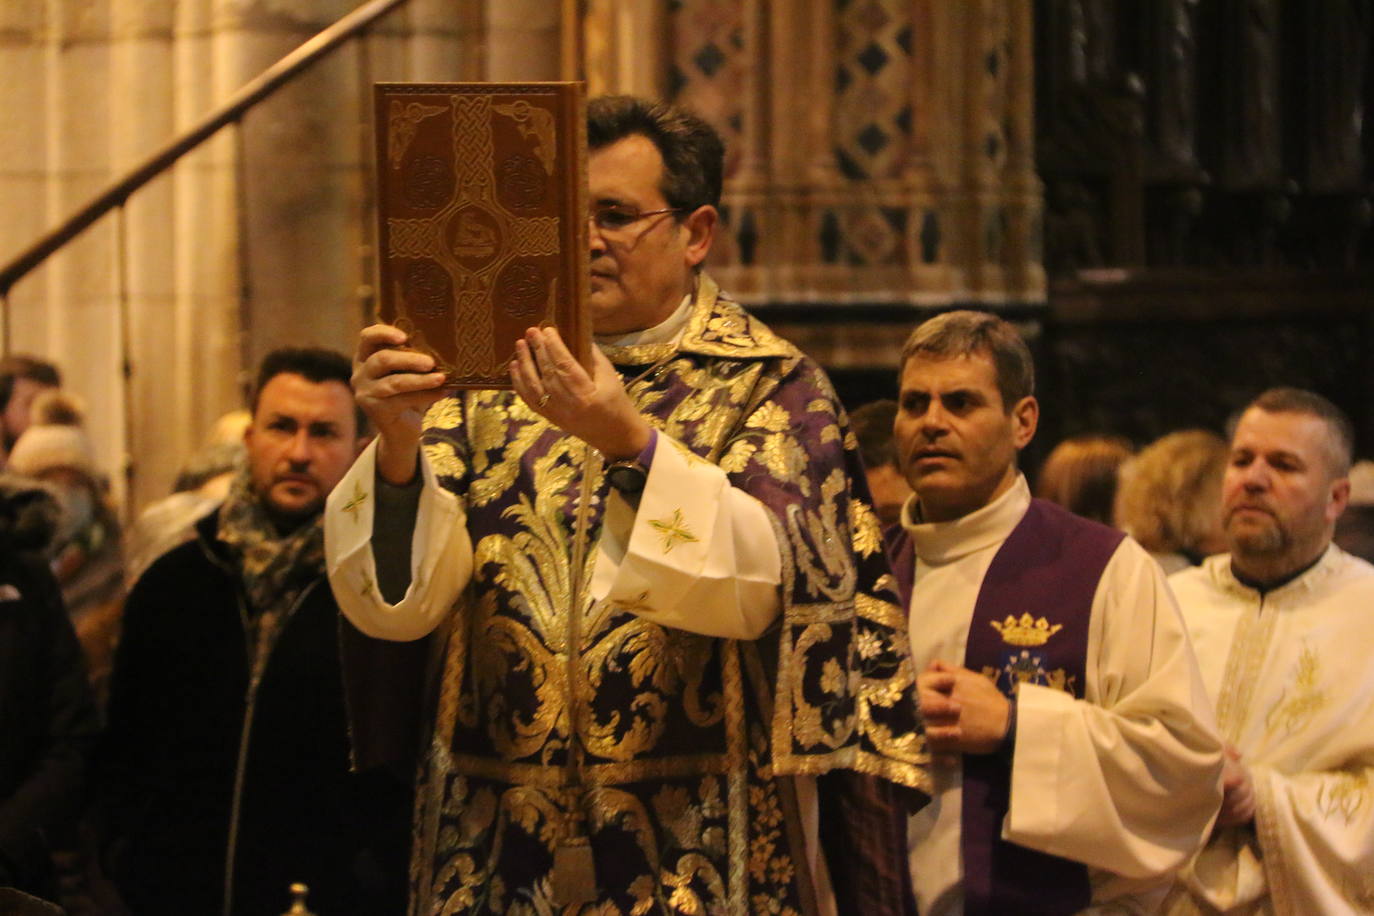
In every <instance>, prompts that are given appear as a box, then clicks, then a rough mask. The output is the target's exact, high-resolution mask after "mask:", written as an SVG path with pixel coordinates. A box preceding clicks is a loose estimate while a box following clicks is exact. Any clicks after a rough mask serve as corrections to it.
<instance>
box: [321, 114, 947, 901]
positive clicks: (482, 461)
mask: <svg viewBox="0 0 1374 916" xmlns="http://www.w3.org/2000/svg"><path fill="white" fill-rule="evenodd" d="M588 114H589V117H588V122H589V123H588V145H589V147H590V149H591V153H590V156H589V159H588V177H589V183H590V188H589V190H590V195H589V199H590V202H591V207H592V210H591V213H590V214H589V220H590V230H591V231H590V233H589V236H590V249H591V251H590V253H591V274H592V276H591V283H590V287H591V297H590V307H591V308H590V311H591V320H592V325H593V331H594V333H595V335H596V342H597V347H596V348H595V349H594V352H593V358H594V360H593V365H592V366H591V367H590V368H589V369H588V368H584V367H582V366H580V365H579V364H578V363H577V362H576V361H574V360H573V358H572V357H571V356H570V355H569V352H568V350H567V348H566V347H565V346H564V344H563V341H562V340H561V339H560V338H559V335H558V332H557V331H556V330H554V329H551V328H531V329H530V330H529V331H528V332H527V334H526V336H525V338H524V339H523V340H522V341H520V342H519V343H518V344H517V355H516V359H515V360H514V361H513V363H512V365H511V369H510V371H511V379H512V383H513V385H514V389H515V390H514V391H473V392H466V393H461V394H460V395H459V396H456V397H455V396H448V397H446V396H445V395H446V394H449V393H448V392H445V391H444V390H443V389H442V387H440V386H442V384H443V381H444V377H443V374H442V373H436V372H434V371H433V370H434V362H433V360H431V359H430V357H428V356H425V355H422V354H420V353H418V352H416V351H414V350H409V349H405V348H404V347H403V345H404V344H405V343H406V337H405V334H404V333H403V332H402V331H400V330H399V329H398V328H394V327H387V326H375V327H372V328H369V329H367V330H365V331H364V332H363V336H362V341H361V343H360V345H359V350H358V359H357V361H356V363H355V366H356V371H355V376H354V381H355V385H356V388H357V394H358V400H359V403H360V404H362V406H363V407H364V409H365V410H367V411H368V413H369V414H370V415H371V416H372V417H373V418H374V420H375V422H376V424H377V428H378V440H377V443H376V444H375V445H374V446H372V447H370V448H369V449H368V450H367V451H365V452H364V453H363V455H362V457H361V458H360V459H359V462H358V463H357V464H356V465H355V466H354V467H353V469H352V470H351V471H350V472H349V474H348V476H347V477H345V479H344V481H343V482H342V484H340V487H339V489H338V490H337V491H336V493H337V498H334V499H331V501H330V504H329V509H328V513H327V517H328V521H327V529H326V547H327V550H328V560H329V574H330V580H331V583H332V585H333V588H334V592H335V594H336V595H337V597H338V600H339V605H340V607H341V609H342V610H343V611H344V613H345V614H347V615H348V616H349V618H350V619H351V620H353V621H354V622H355V624H356V625H357V626H358V628H359V629H360V630H362V631H363V632H364V633H366V634H367V635H368V636H369V637H373V638H374V641H373V642H372V643H368V644H363V645H361V646H356V647H353V648H351V649H350V650H349V651H350V657H352V658H354V659H355V660H356V661H358V662H359V664H360V665H364V666H370V668H368V670H370V671H371V672H372V673H373V674H374V676H373V677H371V678H369V679H368V680H366V681H355V682H354V686H355V688H357V689H355V690H354V691H353V692H352V693H351V697H352V698H353V699H354V702H353V704H352V710H353V712H354V720H355V730H354V738H355V750H356V753H357V754H358V756H359V758H360V759H361V760H367V759H372V758H373V757H374V756H381V757H384V758H386V759H392V760H398V759H400V758H401V757H403V756H404V754H403V752H404V751H412V752H413V751H414V749H415V748H416V745H418V744H421V741H416V740H415V739H414V738H411V737H409V736H408V735H407V730H406V729H405V728H404V727H403V726H404V725H405V720H406V718H407V713H408V712H412V713H413V711H414V710H415V709H416V708H417V707H418V703H417V702H411V703H410V706H409V708H407V705H406V702H405V700H406V697H407V696H410V697H412V698H413V697H416V696H418V692H417V691H415V690H414V689H413V685H412V689H411V690H410V693H409V694H407V693H406V692H405V688H406V686H407V685H406V683H405V680H404V678H400V679H389V678H388V677H386V676H385V675H387V674H391V675H396V674H400V675H404V674H406V673H421V672H423V670H424V668H425V658H424V654H425V653H424V651H423V650H424V648H425V647H424V646H421V647H420V649H421V651H419V652H415V653H413V656H418V657H412V658H411V659H410V661H409V662H408V663H407V661H406V660H405V659H404V658H403V657H402V658H401V659H400V660H399V661H398V660H397V658H396V656H397V655H400V656H404V654H405V650H406V648H407V646H406V644H405V643H404V641H407V640H412V641H413V640H428V641H429V642H430V643H431V644H432V646H433V649H434V653H433V655H432V657H431V662H432V664H433V666H434V668H435V670H437V672H438V676H437V679H436V680H435V681H434V682H432V685H433V686H432V687H431V692H430V693H429V694H428V696H427V700H428V702H429V704H430V705H431V707H432V708H431V709H429V710H428V711H427V713H426V719H427V721H426V722H425V726H424V728H423V729H422V730H421V733H420V737H421V739H422V743H423V748H422V753H421V760H420V761H419V764H418V779H419V784H418V788H417V792H418V805H417V810H416V818H415V843H414V853H413V857H412V887H411V908H412V912H414V913H437V912H443V913H445V914H475V913H484V914H485V913H503V914H504V913H512V914H521V913H528V914H535V913H554V912H558V913H591V912H596V913H605V914H613V913H617V914H632V913H633V914H649V913H652V914H681V916H687V914H698V913H765V912H766V913H780V914H800V913H824V912H832V913H833V912H836V909H835V907H836V904H838V911H839V912H842V913H858V912H863V913H895V912H900V909H901V907H902V904H903V899H902V898H903V892H904V888H903V884H904V883H905V878H906V872H905V868H904V861H903V857H902V855H901V853H902V850H901V849H900V848H897V844H891V843H889V844H887V845H886V846H883V844H882V843H876V844H874V843H871V842H870V845H871V846H873V852H874V854H875V857H885V858H886V859H890V860H891V861H890V862H888V863H887V864H886V867H885V868H883V869H880V870H881V871H882V873H883V874H885V875H887V877H888V878H889V880H888V881H887V882H882V883H877V882H874V881H872V880H869V879H868V876H869V872H867V871H865V872H864V874H865V876H866V877H865V880H864V881H863V882H862V886H860V885H861V882H859V881H857V880H852V876H853V875H854V874H857V869H858V866H855V868H854V869H850V868H848V867H847V866H846V867H838V868H835V869H833V871H832V873H831V875H830V880H827V877H826V874H827V867H826V863H825V861H824V860H822V859H821V857H820V856H819V855H818V854H817V849H818V840H819V833H820V831H819V829H818V826H817V823H818V820H817V819H818V814H819V811H820V808H821V805H820V802H819V801H818V782H820V781H823V789H824V801H825V803H826V807H827V810H831V809H832V807H833V805H832V802H834V801H836V798H835V796H841V797H843V796H844V795H846V794H847V791H846V787H847V786H853V787H869V786H872V785H873V784H874V783H872V782H870V781H869V779H870V777H881V778H882V779H883V780H887V781H888V782H885V783H884V784H883V785H884V786H893V787H903V788H904V789H905V790H906V791H905V793H901V792H896V793H893V794H896V795H900V794H905V795H907V796H909V797H910V799H911V801H912V802H919V800H920V799H921V798H923V797H924V790H925V789H926V788H927V787H928V785H929V782H928V778H927V771H926V767H925V763H926V753H925V744H924V739H923V737H922V735H921V733H920V728H919V722H918V717H917V710H916V697H915V676H916V672H915V669H914V667H913V666H912V665H911V662H910V657H909V654H908V649H907V644H906V634H905V632H904V620H903V616H902V612H901V608H900V606H899V605H898V604H897V603H896V602H897V596H896V595H895V593H894V592H892V591H891V590H890V577H889V576H888V574H887V567H886V564H885V562H884V560H883V555H882V538H881V531H880V528H879V525H878V522H877V518H876V516H875V515H874V514H873V510H872V507H871V506H870V504H869V502H868V498H867V494H866V493H865V492H864V490H863V488H862V486H859V487H856V486H855V485H854V481H855V480H857V479H859V478H861V477H862V468H861V465H860V463H859V461H858V457H857V451H856V449H855V446H854V442H853V436H852V435H851V434H849V432H848V430H847V424H846V422H845V419H844V414H843V411H842V409H841V408H840V406H839V403H838V400H837V399H836V397H835V394H834V391H833V390H832V389H831V387H830V384H829V382H828V381H827V379H826V378H825V375H824V373H822V372H821V371H820V369H819V368H818V367H817V366H816V365H815V364H814V363H812V362H811V361H810V360H809V359H807V358H806V357H805V356H803V355H802V354H801V353H800V352H798V351H797V349H796V348H795V347H793V346H792V345H791V344H789V343H787V342H786V341H784V340H782V339H781V338H779V337H777V336H776V335H774V334H773V333H772V332H771V331H769V330H768V328H766V327H765V326H763V325H762V324H761V323H759V322H758V321H757V320H756V319H754V318H753V317H751V316H750V315H749V314H747V313H746V312H745V311H744V310H743V309H741V308H740V307H739V306H738V305H737V304H735V303H734V302H732V301H730V300H729V298H728V297H726V296H725V295H723V294H722V292H721V291H720V290H719V289H718V288H717V287H716V285H715V283H714V282H712V281H711V279H710V278H709V277H708V276H706V275H705V274H704V273H702V272H701V271H700V270H699V266H700V265H701V263H702V261H703V260H704V259H705V257H706V254H707V251H708V250H709V249H710V246H711V241H712V238H713V236H714V232H715V228H716V220H717V210H716V205H717V203H718V202H719V197H720V189H721V171H722V159H723V149H722V146H721V143H720V139H719V137H717V136H716V134H715V132H714V131H713V130H712V129H711V128H710V127H709V126H707V125H706V124H704V123H703V122H701V121H700V120H699V119H697V118H695V117H693V116H690V115H687V114H685V113H683V112H681V111H678V110H675V109H673V108H670V107H668V106H664V105H657V104H651V103H646V102H643V101H641V100H637V99H627V98H610V99H597V100H593V101H592V102H591V103H590V105H589V112H588ZM380 640H390V641H392V642H391V643H381V642H378V641H380ZM388 647H390V648H391V649H394V650H397V651H395V652H391V653H390V656H391V661H390V662H388V661H387V660H386V657H387V655H388V652H387V649H388ZM354 650H356V654H355V653H354ZM352 670H354V671H357V670H360V669H359V668H354V669H352ZM388 737H389V738H391V739H393V740H391V741H389V742H388V741H384V740H382V739H385V738H388ZM398 747H399V749H400V751H402V753H401V754H397V753H395V751H396V750H397V748H398ZM888 791H891V790H888ZM845 823H847V821H846V820H845V819H844V818H841V819H840V827H841V828H843V826H844V825H845ZM826 840H827V841H832V840H833V841H838V844H839V845H840V847H841V848H840V849H839V850H837V851H838V852H840V853H841V855H842V856H843V858H842V859H836V860H832V861H836V862H843V863H847V862H849V861H850V859H851V856H850V855H848V854H849V853H852V852H853V850H854V849H855V848H857V847H858V846H860V845H862V844H859V843H857V842H854V843H851V842H849V840H848V839H847V838H846V837H845V835H844V833H843V830H841V831H840V832H839V833H835V834H831V833H830V831H829V829H827V836H826ZM853 858H857V857H853ZM832 886H833V887H834V889H835V893H834V895H833V896H834V897H835V898H838V899H837V900H832V899H831V896H832V895H831V894H830V891H829V888H830V887H832ZM885 888H886V889H885ZM907 895H908V896H909V891H908V892H907Z"/></svg>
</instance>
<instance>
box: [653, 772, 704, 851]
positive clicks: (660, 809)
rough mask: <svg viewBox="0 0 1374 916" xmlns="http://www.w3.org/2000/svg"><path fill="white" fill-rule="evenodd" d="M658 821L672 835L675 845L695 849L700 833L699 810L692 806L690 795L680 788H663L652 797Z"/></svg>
mask: <svg viewBox="0 0 1374 916" xmlns="http://www.w3.org/2000/svg"><path fill="white" fill-rule="evenodd" d="M653 805H654V811H655V813H657V814H658V821H659V823H660V824H662V825H663V826H664V827H666V828H667V829H668V831H669V832H670V833H672V835H673V838H674V839H675V840H677V845H678V846H681V847H682V848H684V849H692V848H695V847H696V845H697V843H698V839H697V837H698V836H699V835H700V833H701V810H700V809H699V808H697V807H695V806H693V804H692V795H691V793H690V792H689V791H688V790H687V789H685V788H683V787H682V786H671V785H670V786H664V787H663V788H662V789H661V790H659V792H658V794H657V795H655V796H654V800H653Z"/></svg>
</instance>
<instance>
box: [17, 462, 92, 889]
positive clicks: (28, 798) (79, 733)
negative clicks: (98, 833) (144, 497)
mask: <svg viewBox="0 0 1374 916" xmlns="http://www.w3.org/2000/svg"><path fill="white" fill-rule="evenodd" d="M58 524H59V509H58V505H57V500H56V498H55V496H54V495H53V494H52V493H51V492H50V491H49V490H48V489H47V488H46V487H44V486H43V485H41V484H38V483H35V482H34V481H32V480H28V479H25V478H21V477H15V476H13V475H9V474H0V888H17V889H19V890H21V891H24V892H25V893H27V894H32V895H35V896H38V897H41V898H43V899H45V900H53V901H55V900H57V899H58V887H57V876H56V872H55V870H54V868H53V864H52V857H51V852H52V849H51V847H50V844H51V842H52V840H53V838H54V837H57V836H64V835H66V834H67V833H68V830H69V828H70V826H71V824H72V821H73V820H74V819H75V816H76V814H77V811H78V810H79V807H80V804H81V801H82V786H83V783H84V781H85V777H86V764H87V757H88V754H89V752H90V749H91V747H92V745H93V743H94V741H95V738H96V732H97V729H98V722H97V717H96V712H95V706H94V704H93V702H92V700H91V693H90V687H89V686H88V685H87V683H86V670H85V667H84V666H83V664H82V659H81V650H80V648H79V647H78V645H77V641H76V635H75V633H74V632H73V631H72V625H71V622H70V621H69V620H68V618H67V614H66V612H65V610H64V609H63V607H62V594H61V592H60V591H59V590H58V587H57V583H56V582H55V581H54V580H53V576H52V572H51V570H49V568H48V564H47V561H46V555H45V550H46V548H47V547H48V544H49V542H50V541H51V539H52V536H53V534H54V533H55V532H56V531H57V528H58ZM17 906H18V904H17V903H16V902H15V900H14V899H11V898H6V899H5V900H0V912H5V913H9V912H14V911H15V910H13V909H11V907H17ZM21 912H22V911H21Z"/></svg>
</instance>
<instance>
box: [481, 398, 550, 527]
mask: <svg viewBox="0 0 1374 916" xmlns="http://www.w3.org/2000/svg"><path fill="white" fill-rule="evenodd" d="M513 414H514V411H512V415H513ZM535 420H536V421H537V422H535V421H531V422H529V423H522V424H520V425H519V426H518V427H517V428H516V431H515V437H514V438H513V439H511V440H510V444H509V445H505V444H504V440H503V442H501V443H495V444H489V443H487V442H474V443H473V448H475V449H483V450H487V449H494V448H502V447H503V446H504V447H503V450H502V452H501V455H502V459H503V460H501V461H499V462H497V463H496V464H493V465H492V466H491V467H490V469H489V470H488V471H487V473H485V474H483V475H481V476H479V477H477V478H475V479H474V480H473V481H472V486H471V487H470V488H469V489H468V498H469V499H471V500H472V504H473V505H474V506H485V505H486V504H487V503H489V502H491V501H492V500H495V499H497V498H499V497H500V496H502V495H503V494H504V493H505V492H506V491H507V490H509V489H510V488H511V487H512V486H514V484H515V480H516V478H517V477H518V476H519V475H520V459H521V458H522V457H523V456H524V454H525V453H526V452H528V451H529V450H530V449H531V448H533V447H534V443H535V442H536V441H538V439H539V437H540V436H541V435H543V433H544V431H545V430H547V429H548V425H547V424H546V423H545V422H544V419H543V418H542V417H535ZM569 438H570V437H567V436H565V437H563V439H562V440H560V441H559V442H558V443H557V444H555V445H554V447H553V448H551V449H550V450H549V455H548V457H549V458H551V459H552V458H555V457H557V456H559V455H565V454H567V451H568V448H569V445H568V439H569ZM535 482H536V484H539V483H540V481H539V480H538V479H536V481H535ZM538 492H540V493H551V492H554V491H552V490H545V489H540V490H539V491H538Z"/></svg>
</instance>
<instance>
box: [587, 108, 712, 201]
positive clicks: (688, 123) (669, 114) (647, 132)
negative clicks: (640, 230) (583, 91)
mask: <svg viewBox="0 0 1374 916" xmlns="http://www.w3.org/2000/svg"><path fill="white" fill-rule="evenodd" d="M635 134H640V135H642V136H644V137H646V138H647V139H648V140H649V141H650V142H652V143H653V144H654V146H656V147H657V148H658V152H659V155H661V156H662V157H663V184H662V186H660V188H659V190H660V191H661V192H662V194H663V199H664V200H666V201H667V202H668V206H670V207H673V208H675V209H677V210H680V211H681V212H680V213H678V214H677V216H678V219H679V220H680V219H682V218H684V217H686V216H688V215H689V214H691V213H692V212H693V211H694V210H696V209H697V208H698V207H705V206H710V207H718V206H720V188H721V181H722V175H723V174H724V171H725V143H724V142H723V141H722V140H721V139H720V134H718V133H716V129H715V128H714V127H712V126H711V125H710V124H707V123H706V122H705V121H704V120H702V119H701V118H700V117H698V116H697V115H695V114H693V113H692V112H690V111H688V110H687V109H685V108H681V107H679V106H676V105H669V104H668V103H667V102H655V101H652V100H650V99H642V98H638V97H636V96H630V95H603V96H598V97H597V98H594V99H592V100H591V101H590V102H588V103H587V146H588V147H589V148H591V149H593V150H598V149H603V148H604V147H607V146H610V145H611V144H612V143H615V142H616V141H618V140H623V139H625V138H626V137H632V136H634V135H635Z"/></svg>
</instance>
